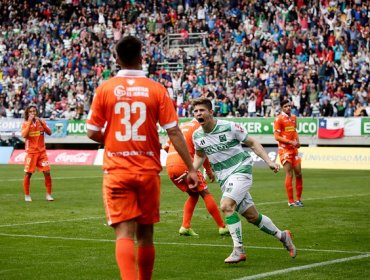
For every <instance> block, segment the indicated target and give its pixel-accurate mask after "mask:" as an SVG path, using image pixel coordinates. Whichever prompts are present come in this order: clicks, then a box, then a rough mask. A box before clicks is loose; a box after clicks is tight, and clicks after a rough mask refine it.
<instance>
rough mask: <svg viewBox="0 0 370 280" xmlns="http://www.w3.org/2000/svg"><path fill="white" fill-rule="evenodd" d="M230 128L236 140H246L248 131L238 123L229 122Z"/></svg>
mask: <svg viewBox="0 0 370 280" xmlns="http://www.w3.org/2000/svg"><path fill="white" fill-rule="evenodd" d="M231 130H232V132H233V134H234V135H235V138H236V139H237V140H238V141H240V142H244V141H245V140H247V138H248V132H247V131H246V130H245V128H243V127H242V126H241V125H240V124H238V123H234V122H231Z"/></svg>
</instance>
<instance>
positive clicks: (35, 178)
mask: <svg viewBox="0 0 370 280" xmlns="http://www.w3.org/2000/svg"><path fill="white" fill-rule="evenodd" d="M82 178H88V179H90V178H102V176H83V177H81V176H79V177H52V179H53V180H69V179H82ZM31 180H39V181H40V180H42V181H43V180H45V179H44V176H37V177H36V176H32V179H31ZM1 181H6V182H18V181H23V178H17V179H1Z"/></svg>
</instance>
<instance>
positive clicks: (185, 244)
mask: <svg viewBox="0 0 370 280" xmlns="http://www.w3.org/2000/svg"><path fill="white" fill-rule="evenodd" d="M0 236H7V237H28V238H41V239H58V240H71V241H95V242H115V240H114V239H94V238H82V237H81V238H78V237H63V236H47V235H32V234H9V233H1V232H0ZM154 243H155V244H156V245H174V246H194V247H228V248H229V247H230V245H229V244H206V243H198V244H197V243H180V242H154ZM245 247H246V248H247V249H248V248H251V249H263V250H284V251H285V249H284V248H282V247H262V246H245ZM297 251H313V252H327V253H347V254H362V255H363V254H367V255H370V252H360V251H343V250H325V249H322V250H320V249H304V248H300V249H298V250H297Z"/></svg>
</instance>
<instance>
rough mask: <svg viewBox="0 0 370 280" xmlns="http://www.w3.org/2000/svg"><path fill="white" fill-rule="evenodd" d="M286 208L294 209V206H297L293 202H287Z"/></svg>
mask: <svg viewBox="0 0 370 280" xmlns="http://www.w3.org/2000/svg"><path fill="white" fill-rule="evenodd" d="M288 206H289V207H295V206H297V205H296V204H295V203H294V202H292V203H290V202H288Z"/></svg>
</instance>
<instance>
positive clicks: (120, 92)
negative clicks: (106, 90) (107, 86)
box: [114, 85, 127, 98]
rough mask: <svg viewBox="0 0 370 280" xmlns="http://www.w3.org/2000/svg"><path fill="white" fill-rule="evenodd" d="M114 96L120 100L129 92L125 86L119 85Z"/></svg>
mask: <svg viewBox="0 0 370 280" xmlns="http://www.w3.org/2000/svg"><path fill="white" fill-rule="evenodd" d="M114 95H115V96H117V97H118V98H120V97H123V96H126V95H127V92H126V89H125V87H124V86H122V85H118V86H116V87H115V88H114Z"/></svg>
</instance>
